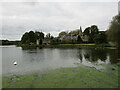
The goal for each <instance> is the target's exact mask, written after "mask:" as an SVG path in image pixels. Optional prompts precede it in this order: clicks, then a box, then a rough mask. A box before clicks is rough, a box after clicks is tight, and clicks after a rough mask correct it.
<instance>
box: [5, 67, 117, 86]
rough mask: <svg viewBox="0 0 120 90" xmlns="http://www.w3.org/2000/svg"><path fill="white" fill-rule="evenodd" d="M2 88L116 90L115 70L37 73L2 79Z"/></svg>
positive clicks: (91, 69) (80, 68)
mask: <svg viewBox="0 0 120 90" xmlns="http://www.w3.org/2000/svg"><path fill="white" fill-rule="evenodd" d="M14 78H15V80H14ZM17 79H18V80H17ZM3 87H4V88H117V87H118V72H117V70H113V71H112V70H108V71H98V70H96V69H95V68H88V67H84V66H81V67H74V68H60V69H56V70H52V71H49V72H48V73H45V74H42V75H40V74H39V73H35V74H28V75H19V76H11V77H6V76H4V77H3Z"/></svg>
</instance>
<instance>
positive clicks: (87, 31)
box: [83, 27, 91, 35]
mask: <svg viewBox="0 0 120 90" xmlns="http://www.w3.org/2000/svg"><path fill="white" fill-rule="evenodd" d="M90 30H91V28H90V27H87V28H86V29H85V30H84V32H83V33H84V35H90Z"/></svg>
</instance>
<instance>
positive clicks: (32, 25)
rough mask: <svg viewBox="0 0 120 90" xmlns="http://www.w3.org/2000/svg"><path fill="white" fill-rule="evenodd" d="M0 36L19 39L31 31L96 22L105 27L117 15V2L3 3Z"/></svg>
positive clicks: (65, 29)
mask: <svg viewBox="0 0 120 90" xmlns="http://www.w3.org/2000/svg"><path fill="white" fill-rule="evenodd" d="M1 7H2V12H1V14H0V17H1V18H0V19H2V28H1V30H0V33H2V36H1V35H0V39H8V40H20V39H21V36H22V35H23V34H24V33H25V32H27V31H30V30H33V31H35V30H36V31H42V32H44V33H45V34H46V33H49V32H50V33H51V34H52V35H53V36H57V35H58V33H59V32H61V31H71V30H75V29H79V27H80V26H81V27H82V30H84V29H85V28H86V27H88V26H91V25H97V26H98V28H99V29H100V30H107V28H108V26H109V24H110V21H111V19H112V17H113V16H115V15H117V14H118V3H117V2H4V3H2V5H1Z"/></svg>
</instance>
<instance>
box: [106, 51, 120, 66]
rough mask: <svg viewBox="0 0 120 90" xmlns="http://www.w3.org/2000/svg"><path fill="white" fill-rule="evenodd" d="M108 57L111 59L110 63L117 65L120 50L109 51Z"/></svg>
mask: <svg viewBox="0 0 120 90" xmlns="http://www.w3.org/2000/svg"><path fill="white" fill-rule="evenodd" d="M107 51H108V55H109V58H110V62H111V63H112V64H115V63H117V62H118V58H120V56H119V55H120V54H119V53H120V50H118V49H108V50H107Z"/></svg>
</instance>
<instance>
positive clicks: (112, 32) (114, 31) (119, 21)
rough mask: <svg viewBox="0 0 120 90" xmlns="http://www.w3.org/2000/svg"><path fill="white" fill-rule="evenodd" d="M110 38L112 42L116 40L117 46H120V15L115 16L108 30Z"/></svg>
mask: <svg viewBox="0 0 120 90" xmlns="http://www.w3.org/2000/svg"><path fill="white" fill-rule="evenodd" d="M107 34H108V40H109V41H111V42H116V43H117V46H119V47H120V36H119V34H120V15H116V16H115V17H113V19H112V21H111V25H110V26H109V29H108V31H107Z"/></svg>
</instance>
